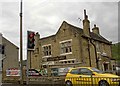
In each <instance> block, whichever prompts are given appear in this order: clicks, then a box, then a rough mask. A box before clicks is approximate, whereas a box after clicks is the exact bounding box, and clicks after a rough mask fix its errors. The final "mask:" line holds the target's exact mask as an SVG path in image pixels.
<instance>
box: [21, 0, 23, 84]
mask: <svg viewBox="0 0 120 86" xmlns="http://www.w3.org/2000/svg"><path fill="white" fill-rule="evenodd" d="M22 50H23V49H22V0H21V3H20V70H21V75H20V84H23V57H22V56H23V52H22Z"/></svg>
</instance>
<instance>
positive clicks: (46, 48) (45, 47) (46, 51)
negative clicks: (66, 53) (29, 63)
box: [42, 44, 52, 56]
mask: <svg viewBox="0 0 120 86" xmlns="http://www.w3.org/2000/svg"><path fill="white" fill-rule="evenodd" d="M42 48H43V55H44V56H51V55H52V51H51V50H52V49H51V44H48V45H43V46H42Z"/></svg>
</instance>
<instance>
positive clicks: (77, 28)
mask: <svg viewBox="0 0 120 86" xmlns="http://www.w3.org/2000/svg"><path fill="white" fill-rule="evenodd" d="M63 23H66V24H67V25H69V26H70V28H71V29H73V30H75V31H76V32H77V33H79V34H80V33H83V29H82V28H79V27H76V26H74V25H71V24H69V23H67V22H66V21H63ZM63 23H62V25H63ZM62 25H61V26H62ZM56 34H57V33H56ZM56 34H55V35H51V36H48V37H44V38H41V39H40V40H42V39H46V38H54V37H55V36H56ZM90 37H91V38H92V39H93V40H97V41H100V42H104V43H107V44H111V43H110V42H109V41H108V40H107V39H105V38H104V37H103V36H101V35H100V34H99V35H98V34H95V33H93V32H90Z"/></svg>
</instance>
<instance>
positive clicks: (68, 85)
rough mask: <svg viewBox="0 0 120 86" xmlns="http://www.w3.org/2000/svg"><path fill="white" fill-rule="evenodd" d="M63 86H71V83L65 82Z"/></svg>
mask: <svg viewBox="0 0 120 86" xmlns="http://www.w3.org/2000/svg"><path fill="white" fill-rule="evenodd" d="M65 84H66V85H65V86H73V85H72V82H71V81H66V83H65Z"/></svg>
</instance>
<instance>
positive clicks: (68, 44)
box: [60, 39, 72, 54]
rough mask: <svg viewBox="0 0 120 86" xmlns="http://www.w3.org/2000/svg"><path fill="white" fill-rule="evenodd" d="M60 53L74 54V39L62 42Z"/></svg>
mask: <svg viewBox="0 0 120 86" xmlns="http://www.w3.org/2000/svg"><path fill="white" fill-rule="evenodd" d="M60 54H72V39H70V40H65V41H61V42H60Z"/></svg>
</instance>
